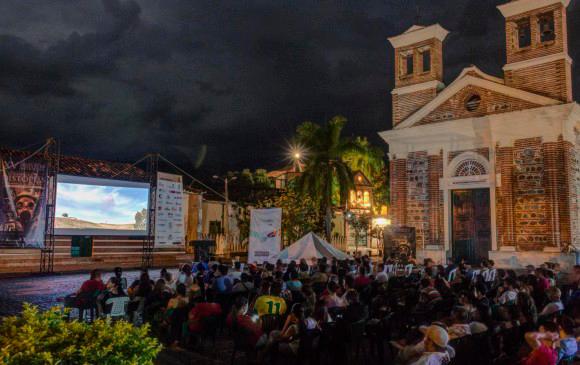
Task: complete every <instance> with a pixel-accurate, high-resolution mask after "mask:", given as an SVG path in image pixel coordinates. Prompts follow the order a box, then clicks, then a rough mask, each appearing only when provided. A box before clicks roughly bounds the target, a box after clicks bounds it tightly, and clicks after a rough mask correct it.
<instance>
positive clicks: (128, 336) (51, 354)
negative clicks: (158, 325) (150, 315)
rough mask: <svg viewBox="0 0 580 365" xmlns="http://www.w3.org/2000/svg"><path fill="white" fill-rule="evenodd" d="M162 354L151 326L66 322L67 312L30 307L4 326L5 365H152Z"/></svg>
mask: <svg viewBox="0 0 580 365" xmlns="http://www.w3.org/2000/svg"><path fill="white" fill-rule="evenodd" d="M160 350H161V345H160V344H159V342H158V341H157V339H155V338H153V337H150V336H149V327H148V326H143V327H134V326H133V325H132V324H130V323H127V322H124V321H119V322H111V321H109V320H104V319H99V320H96V321H95V322H93V323H92V324H89V323H84V322H78V321H70V322H69V321H67V320H66V315H65V312H63V311H62V310H60V309H57V308H55V309H52V310H49V311H46V312H42V311H39V310H38V308H37V307H34V306H31V305H28V304H25V305H24V310H23V311H22V313H21V315H20V316H13V317H7V318H4V319H3V320H2V321H1V322H0V365H73V364H74V365H84V364H87V365H88V364H99V365H147V364H153V360H154V359H155V358H156V357H157V354H158V353H159V351H160Z"/></svg>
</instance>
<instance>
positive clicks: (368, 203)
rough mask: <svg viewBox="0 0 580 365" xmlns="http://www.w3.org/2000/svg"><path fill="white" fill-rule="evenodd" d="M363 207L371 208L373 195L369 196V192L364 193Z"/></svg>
mask: <svg viewBox="0 0 580 365" xmlns="http://www.w3.org/2000/svg"><path fill="white" fill-rule="evenodd" d="M363 205H364V206H365V207H370V206H371V195H370V194H369V192H368V191H365V192H364V195H363Z"/></svg>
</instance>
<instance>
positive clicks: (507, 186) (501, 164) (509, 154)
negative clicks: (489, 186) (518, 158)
mask: <svg viewBox="0 0 580 365" xmlns="http://www.w3.org/2000/svg"><path fill="white" fill-rule="evenodd" d="M495 156H496V163H495V169H496V171H495V173H496V174H501V175H500V176H501V181H500V185H499V186H498V187H497V188H496V227H497V242H498V246H506V247H508V246H514V245H515V238H514V236H515V235H514V196H513V175H512V171H513V147H497V148H496V152H495Z"/></svg>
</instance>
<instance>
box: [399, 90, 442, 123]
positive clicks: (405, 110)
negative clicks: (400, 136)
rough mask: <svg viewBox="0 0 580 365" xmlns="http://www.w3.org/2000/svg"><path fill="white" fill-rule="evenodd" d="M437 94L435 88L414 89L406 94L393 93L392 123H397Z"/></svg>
mask: <svg viewBox="0 0 580 365" xmlns="http://www.w3.org/2000/svg"><path fill="white" fill-rule="evenodd" d="M436 96H437V89H436V88H430V89H426V90H420V91H415V92H412V93H407V94H402V95H398V94H393V125H394V126H395V125H397V124H399V123H400V122H402V121H403V120H405V119H406V118H407V117H408V116H410V115H411V114H413V113H414V112H416V111H417V110H419V108H421V107H422V106H423V105H425V104H427V103H428V102H430V101H431V100H433V99H434V98H435V97H436Z"/></svg>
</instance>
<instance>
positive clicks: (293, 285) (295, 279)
mask: <svg viewBox="0 0 580 365" xmlns="http://www.w3.org/2000/svg"><path fill="white" fill-rule="evenodd" d="M286 288H287V289H288V290H290V291H300V290H301V289H302V282H301V281H300V279H299V275H298V272H297V271H295V270H294V271H291V272H290V280H288V281H287V282H286Z"/></svg>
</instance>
